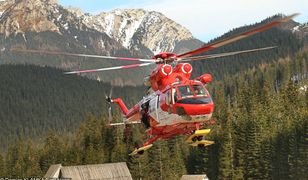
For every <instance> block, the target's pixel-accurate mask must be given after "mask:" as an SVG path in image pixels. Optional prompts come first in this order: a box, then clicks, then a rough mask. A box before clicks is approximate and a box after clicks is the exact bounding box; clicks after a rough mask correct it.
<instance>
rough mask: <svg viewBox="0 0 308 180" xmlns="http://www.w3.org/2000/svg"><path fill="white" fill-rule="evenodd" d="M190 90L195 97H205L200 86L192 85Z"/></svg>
mask: <svg viewBox="0 0 308 180" xmlns="http://www.w3.org/2000/svg"><path fill="white" fill-rule="evenodd" d="M192 88H193V90H194V94H195V95H196V96H207V93H206V92H205V89H204V88H203V87H202V86H201V85H197V84H196V85H192Z"/></svg>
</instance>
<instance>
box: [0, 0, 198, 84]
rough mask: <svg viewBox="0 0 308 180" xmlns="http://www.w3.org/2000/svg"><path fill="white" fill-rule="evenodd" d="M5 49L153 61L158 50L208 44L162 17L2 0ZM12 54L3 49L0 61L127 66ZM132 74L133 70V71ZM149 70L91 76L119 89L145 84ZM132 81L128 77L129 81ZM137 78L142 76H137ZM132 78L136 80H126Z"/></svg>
mask: <svg viewBox="0 0 308 180" xmlns="http://www.w3.org/2000/svg"><path fill="white" fill-rule="evenodd" d="M0 12H1V17H0V42H1V43H0V49H2V50H9V49H10V48H23V49H24V48H28V49H43V50H53V51H66V52H75V53H87V54H98V55H110V56H122V57H143V58H145V57H147V58H149V57H151V56H153V55H154V53H156V52H159V51H176V52H185V51H189V50H192V49H194V48H197V47H200V46H201V45H202V44H203V43H202V42H201V41H199V40H197V39H194V38H193V36H192V35H191V33H190V32H189V31H188V30H187V29H186V28H184V27H182V26H181V25H179V24H177V23H175V22H174V21H172V20H170V19H168V18H167V17H165V16H164V15H162V14H161V13H157V12H147V11H144V10H141V9H136V10H115V11H112V12H110V13H101V14H99V15H95V16H92V15H89V14H85V13H82V12H81V11H78V10H76V9H72V8H68V9H66V8H64V7H62V6H60V5H59V4H58V3H57V1H56V0H24V1H8V0H6V1H0ZM26 56H27V58H26V59H25V55H24V54H16V53H15V54H12V53H10V52H7V51H1V59H0V63H34V64H39V65H49V66H56V67H59V68H64V69H70V70H72V69H85V68H97V67H109V66H116V65H122V64H126V62H121V63H119V62H115V61H110V60H101V59H94V60H89V59H86V60H87V61H86V60H85V59H84V58H72V57H60V56H52V57H50V56H40V55H33V54H32V55H26ZM132 71H133V70H132ZM149 71H150V70H149V68H144V69H138V70H135V71H134V73H131V72H130V70H126V71H125V70H124V71H121V72H119V71H118V75H117V76H114V74H110V73H97V74H88V75H87V76H89V77H91V78H95V79H96V78H99V79H101V80H102V81H114V82H116V84H117V85H125V84H126V85H136V84H141V81H142V78H143V76H144V74H148V73H149ZM127 77H128V78H127ZM133 77H137V78H133ZM127 79H132V80H127Z"/></svg>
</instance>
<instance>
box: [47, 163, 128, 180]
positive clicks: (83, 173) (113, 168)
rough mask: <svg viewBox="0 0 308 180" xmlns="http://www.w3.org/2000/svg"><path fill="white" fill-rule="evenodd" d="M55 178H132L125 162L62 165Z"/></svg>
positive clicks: (76, 179) (101, 179)
mask: <svg viewBox="0 0 308 180" xmlns="http://www.w3.org/2000/svg"><path fill="white" fill-rule="evenodd" d="M52 167H53V166H51V167H50V168H52ZM48 172H49V170H48ZM48 172H47V173H48ZM47 173H46V175H47ZM46 175H45V177H46ZM57 178H71V179H72V180H107V179H108V180H111V179H116V180H132V176H131V174H130V172H129V170H128V167H127V165H126V163H125V162H122V163H108V164H93V165H81V166H62V167H61V169H60V173H59V176H58V177H57Z"/></svg>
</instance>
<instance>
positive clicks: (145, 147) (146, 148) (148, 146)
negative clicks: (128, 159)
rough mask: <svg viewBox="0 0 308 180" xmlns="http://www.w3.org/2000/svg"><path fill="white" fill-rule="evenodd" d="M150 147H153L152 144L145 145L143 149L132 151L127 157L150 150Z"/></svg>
mask: <svg viewBox="0 0 308 180" xmlns="http://www.w3.org/2000/svg"><path fill="white" fill-rule="evenodd" d="M152 146H153V144H149V145H147V146H143V147H141V148H138V149H135V150H134V151H133V152H132V153H130V154H129V155H130V156H135V155H137V154H139V153H140V152H142V151H143V152H144V151H146V150H148V149H150V148H151V147H152Z"/></svg>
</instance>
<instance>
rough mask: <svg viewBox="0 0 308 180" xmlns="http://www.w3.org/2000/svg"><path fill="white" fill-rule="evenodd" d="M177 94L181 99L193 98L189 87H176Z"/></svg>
mask: <svg viewBox="0 0 308 180" xmlns="http://www.w3.org/2000/svg"><path fill="white" fill-rule="evenodd" d="M178 90H179V94H180V96H181V97H182V98H187V97H193V96H194V94H193V92H192V90H191V89H190V86H178Z"/></svg>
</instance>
